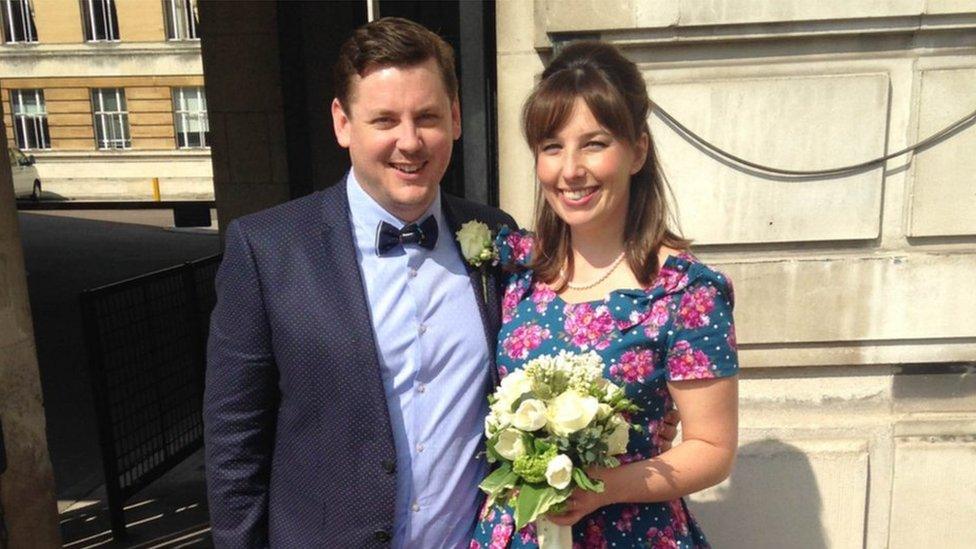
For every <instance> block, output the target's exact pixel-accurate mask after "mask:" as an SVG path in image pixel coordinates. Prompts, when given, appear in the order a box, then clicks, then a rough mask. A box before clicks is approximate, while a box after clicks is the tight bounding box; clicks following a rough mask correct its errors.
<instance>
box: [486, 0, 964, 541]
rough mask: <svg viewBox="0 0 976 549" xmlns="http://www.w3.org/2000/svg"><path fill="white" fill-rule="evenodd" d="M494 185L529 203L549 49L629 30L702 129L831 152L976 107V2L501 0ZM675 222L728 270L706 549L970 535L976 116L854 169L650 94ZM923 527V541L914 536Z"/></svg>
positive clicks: (866, 145) (873, 153)
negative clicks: (723, 465) (731, 338)
mask: <svg viewBox="0 0 976 549" xmlns="http://www.w3.org/2000/svg"><path fill="white" fill-rule="evenodd" d="M496 16H497V42H498V58H497V61H498V74H499V89H498V114H499V157H500V159H501V166H500V181H501V183H500V185H501V188H500V196H501V205H502V207H503V208H505V209H507V210H508V211H509V212H511V213H512V214H513V215H515V216H516V218H517V220H518V221H519V222H520V223H521V224H530V223H531V219H532V209H533V203H534V195H535V181H534V174H533V160H532V156H531V154H530V153H529V151H528V150H527V148H526V147H525V145H524V142H523V140H522V136H521V131H520V128H519V120H518V116H519V111H520V108H521V105H522V102H523V101H524V100H525V98H526V97H527V95H528V93H529V92H530V90H531V88H532V86H533V85H534V84H535V82H536V81H537V80H538V77H539V74H540V73H541V71H542V69H543V67H544V66H545V63H546V62H547V61H548V59H550V58H551V56H552V52H553V50H554V48H557V47H558V46H559V45H560V44H561V43H566V42H568V41H570V40H573V39H577V38H600V39H602V40H606V41H609V42H612V43H614V44H616V45H618V46H619V47H620V48H622V49H623V51H624V52H625V54H626V55H627V56H628V57H629V58H631V59H632V60H634V61H635V62H636V63H637V64H638V66H639V67H640V69H641V70H642V71H643V73H644V74H645V78H646V80H647V82H648V85H649V90H650V94H651V96H652V99H653V100H654V101H655V102H656V103H657V104H658V105H659V106H660V107H662V108H663V109H665V110H666V111H667V112H668V113H670V114H671V115H673V116H674V117H675V118H676V119H678V120H679V121H681V122H682V123H683V124H684V125H686V126H687V127H689V128H690V129H691V130H693V131H694V132H696V133H698V134H699V135H701V136H702V137H704V138H705V139H706V140H708V141H709V142H710V143H712V144H714V145H716V146H718V147H720V148H722V149H724V150H726V151H729V152H731V153H733V154H735V155H738V156H740V157H744V158H746V159H748V160H751V161H754V162H758V163H761V164H765V165H769V166H774V167H778V168H785V169H792V170H819V169H826V168H833V167H838V166H844V165H849V164H856V163H859V162H862V161H866V160H870V159H873V158H877V157H880V156H883V155H885V154H887V153H890V152H893V151H896V150H900V149H902V148H904V147H907V146H909V145H912V144H914V143H916V142H918V141H920V140H922V139H924V138H926V137H928V136H930V135H932V134H933V133H935V132H937V131H939V130H940V129H942V128H943V127H945V126H948V125H949V124H951V123H952V122H955V121H956V120H958V119H960V118H962V117H963V116H965V115H966V114H968V113H971V112H973V110H974V109H976V93H974V92H973V90H976V2H973V1H932V0H930V1H925V0H899V1H896V2H881V1H865V2H844V1H839V0H838V1H826V2H816V3H810V2H798V1H783V2H750V1H746V0H743V1H730V2H712V1H706V0H674V1H666V2H665V1H657V0H653V1H650V0H649V1H638V0H614V1H611V2H608V1H606V0H604V1H596V0H594V1H590V0H561V1H555V0H536V1H534V2H523V1H518V0H510V1H500V2H499V3H498V5H497V12H496ZM650 122H651V129H652V133H653V137H654V140H655V142H656V145H657V147H658V149H659V154H660V156H661V159H662V163H663V164H664V167H665V171H666V173H667V175H668V177H669V180H670V183H671V187H672V189H673V192H674V195H675V198H676V202H677V206H678V211H679V214H680V222H681V228H682V229H683V232H684V233H685V235H686V236H689V237H691V238H693V239H695V242H696V250H697V253H698V255H699V256H700V257H702V258H703V259H704V260H705V261H706V262H708V263H710V264H712V265H714V266H716V267H717V268H719V269H720V270H723V271H725V272H726V273H727V274H728V275H729V276H730V277H731V278H732V280H733V281H734V282H735V285H736V321H737V324H738V328H737V335H738V339H739V343H740V359H741V362H742V365H743V370H742V374H741V380H742V381H741V409H742V410H741V419H742V421H741V433H740V438H741V448H740V457H739V462H738V464H737V467H736V470H735V472H734V473H733V475H732V477H731V478H730V479H729V480H728V481H726V482H725V483H723V484H722V485H720V486H717V487H715V488H712V489H710V490H707V491H705V492H703V493H701V494H697V495H695V496H694V497H693V498H692V507H693V510H694V511H696V512H697V514H698V515H699V518H700V519H701V521H702V523H703V525H704V527H705V529H706V533H707V534H708V535H709V537H710V540H711V541H712V542H713V544H714V545H715V546H716V547H732V548H736V547H742V548H747V547H748V548H755V547H803V548H810V547H813V548H816V547H869V548H882V547H893V548H894V547H917V546H920V545H923V544H926V545H929V544H930V545H933V546H940V547H968V546H969V545H970V544H971V539H972V538H973V537H974V536H976V526H973V524H972V522H971V521H968V520H966V518H965V517H967V516H971V515H972V514H973V512H976V488H973V486H976V483H974V482H973V478H972V476H973V473H972V472H973V471H974V470H976V383H974V382H973V381H972V374H973V373H974V372H976V291H973V288H972V284H973V280H974V277H973V273H974V272H976V215H974V214H973V212H974V211H976V190H974V189H976V176H974V175H973V173H974V172H976V165H973V163H974V162H976V160H974V158H976V155H973V154H972V151H976V127H973V125H972V124H970V125H968V126H965V127H963V128H961V129H959V130H958V131H957V132H955V133H954V134H953V135H952V136H950V137H949V138H947V139H945V140H943V141H942V142H940V143H937V144H935V145H932V146H929V147H927V148H925V149H923V150H919V151H917V152H916V153H915V154H912V155H907V156H902V157H899V158H895V159H893V160H891V161H889V162H887V163H886V164H885V165H884V166H876V167H873V168H871V169H865V170H862V171H859V172H855V173H850V174H845V175H843V176H831V177H814V178H807V179H801V180H797V179H790V178H784V177H778V176H770V175H767V174H764V173H761V172H758V171H755V170H750V169H744V168H742V167H740V166H736V165H734V164H732V163H729V162H727V161H726V160H724V159H722V158H719V157H718V156H716V155H714V154H711V153H707V152H704V151H703V150H702V149H701V147H699V146H697V145H696V144H694V143H693V142H691V141H690V140H688V139H687V138H686V137H684V136H682V135H680V134H679V133H677V132H676V131H674V130H673V129H672V127H670V126H669V125H668V124H667V123H665V122H664V120H663V119H662V118H661V117H660V116H658V115H652V116H651V119H650ZM925 542H928V543H925Z"/></svg>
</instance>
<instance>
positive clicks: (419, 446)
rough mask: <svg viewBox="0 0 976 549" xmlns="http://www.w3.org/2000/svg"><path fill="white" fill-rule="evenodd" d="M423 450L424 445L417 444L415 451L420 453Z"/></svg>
mask: <svg viewBox="0 0 976 549" xmlns="http://www.w3.org/2000/svg"><path fill="white" fill-rule="evenodd" d="M423 451H424V445H423V443H420V444H418V445H417V452H418V453H420V452H423Z"/></svg>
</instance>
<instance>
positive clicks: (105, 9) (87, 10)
mask: <svg viewBox="0 0 976 549" xmlns="http://www.w3.org/2000/svg"><path fill="white" fill-rule="evenodd" d="M79 1H80V2H81V25H82V28H83V30H84V35H85V42H87V43H98V42H119V41H120V40H121V37H120V34H119V16H118V10H117V9H116V8H115V0H79ZM96 5H97V6H99V9H100V10H101V11H102V14H103V17H104V18H105V24H104V27H105V37H98V36H97V30H98V29H97V28H96V25H95V11H94V10H95V7H96Z"/></svg>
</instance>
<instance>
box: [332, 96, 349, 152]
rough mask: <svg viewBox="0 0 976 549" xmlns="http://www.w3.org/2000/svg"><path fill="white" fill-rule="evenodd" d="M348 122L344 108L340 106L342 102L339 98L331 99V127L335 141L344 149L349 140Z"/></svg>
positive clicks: (346, 147)
mask: <svg viewBox="0 0 976 549" xmlns="http://www.w3.org/2000/svg"><path fill="white" fill-rule="evenodd" d="M350 124H351V123H350V121H349V117H348V116H347V115H346V111H345V109H343V108H342V103H340V102H339V98H338V97H337V98H335V99H333V100H332V129H333V130H335V136H336V141H338V142H339V146H340V147H342V148H344V149H348V148H349V141H350V140H351V138H350V136H349V131H350V127H349V126H350Z"/></svg>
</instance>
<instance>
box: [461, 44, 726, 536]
mask: <svg viewBox="0 0 976 549" xmlns="http://www.w3.org/2000/svg"><path fill="white" fill-rule="evenodd" d="M649 106H650V101H649V99H648V96H647V90H646V87H645V84H644V81H643V79H642V78H641V75H640V73H639V71H638V70H637V67H636V66H635V65H634V64H633V63H631V62H630V61H628V60H627V59H626V58H624V57H623V56H622V55H621V54H620V52H618V51H617V50H616V49H615V48H613V47H612V46H610V45H607V44H603V43H599V42H582V43H577V44H574V45H570V46H568V47H566V48H565V49H564V50H563V51H562V53H561V54H560V55H559V56H558V57H557V58H556V59H555V60H554V61H553V62H552V64H551V65H550V66H549V67H548V68H547V69H546V71H545V72H544V73H543V75H542V81H541V82H540V83H539V85H538V86H537V87H536V89H535V91H534V92H533V94H532V95H531V96H530V98H529V99H528V101H527V103H526V105H525V107H524V110H523V120H522V122H523V127H524V128H523V129H524V131H525V135H526V139H527V141H528V144H529V146H530V147H531V149H532V151H533V152H534V154H535V159H536V174H537V176H538V179H539V183H540V200H539V202H538V208H537V210H538V211H537V218H536V229H537V233H536V235H535V236H534V237H533V236H532V235H528V234H525V233H508V232H506V231H503V232H502V234H500V235H499V238H498V241H497V242H498V244H499V249H500V252H501V256H502V261H503V263H504V262H507V263H508V264H509V266H512V265H514V266H515V267H516V268H518V267H521V270H516V272H515V274H513V275H512V279H511V281H510V283H509V285H508V287H507V290H506V294H505V298H504V305H503V307H504V311H503V320H504V326H503V327H502V330H501V333H500V334H499V356H498V366H499V369H500V370H501V373H502V374H503V375H504V374H505V373H506V372H508V371H512V369H515V368H519V367H520V366H521V365H522V364H524V363H525V362H526V361H528V360H531V359H533V358H535V357H537V356H540V355H545V354H555V353H558V352H559V351H560V350H562V349H568V350H570V351H577V352H579V351H589V350H595V351H596V352H598V353H599V354H600V356H601V357H602V358H603V360H604V362H605V363H606V364H607V370H606V371H605V375H606V376H608V377H610V378H611V379H613V380H614V381H615V382H617V383H619V384H621V385H622V386H624V387H625V389H626V391H627V395H628V396H629V397H630V398H631V399H632V400H634V401H635V402H636V403H637V404H638V405H640V406H641V407H642V411H641V412H639V413H637V414H635V415H634V417H633V418H632V421H633V423H635V424H638V425H642V426H644V427H645V428H646V430H645V432H643V433H636V432H633V433H632V434H631V437H630V443H629V445H628V453H627V454H626V455H624V456H622V457H623V459H622V460H621V462H622V465H621V466H619V467H616V468H612V469H594V470H592V471H590V473H591V476H593V477H595V478H597V479H599V480H602V481H603V482H604V485H605V490H604V491H603V492H602V493H594V492H587V491H580V490H577V491H576V492H574V494H573V495H572V496H571V497H570V499H569V500H568V501H567V507H566V512H565V513H564V514H561V515H554V516H550V519H551V520H552V521H553V522H555V523H557V524H562V525H572V526H573V540H574V544H578V545H577V546H581V547H637V546H640V547H647V546H649V547H707V542H706V541H705V537H704V535H703V534H702V532H701V529H700V528H699V527H698V525H697V524H696V522H695V521H694V519H693V518H692V517H691V515H690V513H689V512H688V507H687V506H686V505H685V503H684V502H683V500H682V499H681V498H682V497H683V496H685V495H688V494H691V493H693V492H696V491H698V490H701V489H703V488H706V487H708V486H712V485H714V484H716V483H718V482H720V481H721V480H723V479H724V478H726V477H727V476H728V474H729V471H730V469H731V467H732V462H733V460H734V457H735V449H736V444H737V416H738V410H737V391H738V386H737V380H736V377H735V374H736V373H737V371H738V361H737V356H736V344H735V331H734V327H733V323H732V286H731V284H730V282H729V280H728V279H727V278H725V277H724V276H723V275H722V274H720V273H718V272H716V271H714V270H712V269H710V268H709V267H707V266H705V265H704V264H702V263H700V262H699V261H698V260H697V259H696V258H695V257H694V256H692V255H691V254H690V253H689V252H688V250H687V248H688V244H689V242H688V241H687V240H685V239H683V238H681V237H679V236H677V235H676V234H675V233H674V232H672V231H671V230H669V229H668V220H669V212H668V202H667V200H666V196H665V183H664V179H663V176H662V175H661V174H660V171H659V166H658V162H657V159H656V157H655V154H654V147H653V144H652V142H651V137H650V131H649V128H648V125H647V115H648V109H649ZM672 405H676V406H677V408H678V410H679V411H680V414H681V421H682V425H683V440H682V442H681V444H678V445H677V446H675V447H674V448H672V449H670V450H667V451H663V452H662V449H661V444H660V439H659V436H658V435H659V433H660V429H661V419H662V418H663V416H664V414H665V412H666V411H667V410H668V409H670V408H671V406H672ZM513 529H514V527H513V520H512V511H511V509H505V508H501V507H496V508H493V509H485V510H484V512H483V514H482V516H481V517H480V523H479V524H478V526H477V528H476V532H475V540H473V541H472V544H471V545H472V547H505V546H507V545H510V546H511V547H531V546H535V545H536V539H535V535H534V531H533V528H532V525H529V526H527V527H526V528H524V529H523V530H522V531H520V532H513Z"/></svg>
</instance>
